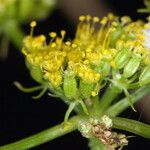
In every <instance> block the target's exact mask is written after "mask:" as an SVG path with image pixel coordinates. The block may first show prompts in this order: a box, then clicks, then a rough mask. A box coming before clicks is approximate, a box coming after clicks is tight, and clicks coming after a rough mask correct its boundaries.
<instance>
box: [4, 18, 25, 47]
mask: <svg viewBox="0 0 150 150" xmlns="http://www.w3.org/2000/svg"><path fill="white" fill-rule="evenodd" d="M3 29H4V33H5V35H6V36H7V37H8V38H9V39H10V40H11V41H12V42H13V43H14V44H15V46H16V47H17V48H19V50H20V49H21V47H22V45H23V38H24V37H25V34H24V33H23V31H22V30H21V29H20V27H19V25H18V23H17V22H16V21H15V20H8V21H6V22H4V24H3Z"/></svg>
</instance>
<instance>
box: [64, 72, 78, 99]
mask: <svg viewBox="0 0 150 150" xmlns="http://www.w3.org/2000/svg"><path fill="white" fill-rule="evenodd" d="M63 90H64V94H65V96H66V97H67V98H68V99H70V100H72V99H76V97H77V81H76V78H75V74H74V72H73V71H70V70H69V71H65V73H64V82H63Z"/></svg>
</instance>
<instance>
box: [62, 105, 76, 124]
mask: <svg viewBox="0 0 150 150" xmlns="http://www.w3.org/2000/svg"><path fill="white" fill-rule="evenodd" d="M75 106H76V102H72V103H71V104H70V105H69V108H68V110H67V111H66V114H65V118H64V122H65V123H67V122H69V121H68V119H69V116H70V114H71V112H72V111H73V109H74V108H75Z"/></svg>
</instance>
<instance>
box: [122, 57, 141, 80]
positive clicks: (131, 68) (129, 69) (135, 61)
mask: <svg viewBox="0 0 150 150" xmlns="http://www.w3.org/2000/svg"><path fill="white" fill-rule="evenodd" d="M140 61H141V58H140V57H138V56H134V57H132V58H131V59H130V60H129V62H128V64H127V65H126V66H125V67H124V70H123V75H124V77H125V78H129V77H131V76H132V75H133V74H134V73H135V72H136V71H137V69H138V67H139V65H140Z"/></svg>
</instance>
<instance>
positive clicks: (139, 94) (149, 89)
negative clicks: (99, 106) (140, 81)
mask: <svg viewBox="0 0 150 150" xmlns="http://www.w3.org/2000/svg"><path fill="white" fill-rule="evenodd" d="M149 93H150V85H148V86H146V87H142V88H140V89H139V90H137V91H136V92H135V93H134V94H131V99H132V102H133V103H136V102H137V101H139V100H140V99H141V98H143V97H144V96H146V95H147V94H149ZM129 106H130V105H129V102H128V98H124V99H122V100H120V101H119V102H118V103H116V104H114V105H113V106H111V107H110V108H109V109H108V110H106V114H108V115H111V116H117V115H119V114H120V113H121V112H123V111H124V110H125V109H126V108H128V107H129Z"/></svg>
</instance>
